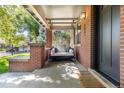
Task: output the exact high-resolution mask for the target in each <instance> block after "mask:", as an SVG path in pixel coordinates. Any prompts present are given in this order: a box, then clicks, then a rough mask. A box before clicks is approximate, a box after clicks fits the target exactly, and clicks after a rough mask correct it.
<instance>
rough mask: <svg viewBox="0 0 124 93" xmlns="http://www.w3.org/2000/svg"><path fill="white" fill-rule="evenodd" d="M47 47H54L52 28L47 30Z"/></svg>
mask: <svg viewBox="0 0 124 93" xmlns="http://www.w3.org/2000/svg"><path fill="white" fill-rule="evenodd" d="M46 47H47V48H51V47H52V31H51V30H47V43H46Z"/></svg>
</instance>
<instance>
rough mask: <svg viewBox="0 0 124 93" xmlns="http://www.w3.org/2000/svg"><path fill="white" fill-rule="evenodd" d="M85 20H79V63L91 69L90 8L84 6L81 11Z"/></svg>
mask: <svg viewBox="0 0 124 93" xmlns="http://www.w3.org/2000/svg"><path fill="white" fill-rule="evenodd" d="M82 11H85V12H86V18H85V19H82V20H81V46H80V48H78V51H79V59H80V63H81V64H83V65H84V66H85V67H87V68H90V67H91V6H90V5H86V6H84V7H83V10H82Z"/></svg>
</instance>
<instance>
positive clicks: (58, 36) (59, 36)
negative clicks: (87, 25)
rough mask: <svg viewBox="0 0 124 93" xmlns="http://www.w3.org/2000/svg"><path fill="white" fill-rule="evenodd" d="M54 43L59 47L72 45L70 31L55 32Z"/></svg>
mask: <svg viewBox="0 0 124 93" xmlns="http://www.w3.org/2000/svg"><path fill="white" fill-rule="evenodd" d="M53 41H54V43H55V44H57V45H67V44H69V43H70V34H69V31H55V32H54V37H53Z"/></svg>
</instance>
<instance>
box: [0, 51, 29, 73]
mask: <svg viewBox="0 0 124 93" xmlns="http://www.w3.org/2000/svg"><path fill="white" fill-rule="evenodd" d="M17 56H30V55H29V54H28V53H23V54H15V55H11V56H5V57H1V58H0V74H1V73H5V72H8V68H9V62H8V59H9V58H13V57H17Z"/></svg>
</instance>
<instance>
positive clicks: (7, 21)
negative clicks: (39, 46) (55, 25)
mask: <svg viewBox="0 0 124 93" xmlns="http://www.w3.org/2000/svg"><path fill="white" fill-rule="evenodd" d="M39 27H40V26H39V24H38V23H37V22H36V21H35V20H34V19H33V18H32V16H31V15H30V14H29V13H28V12H27V11H26V10H25V9H24V8H22V7H20V6H15V5H11V6H4V5H1V6H0V38H1V39H3V40H4V41H5V44H6V45H13V46H18V45H19V44H20V42H22V41H25V40H26V38H27V37H24V35H23V34H22V33H23V31H24V29H27V30H28V33H29V34H28V38H30V40H32V41H36V39H37V36H38V35H39ZM17 33H18V34H17Z"/></svg>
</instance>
